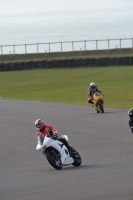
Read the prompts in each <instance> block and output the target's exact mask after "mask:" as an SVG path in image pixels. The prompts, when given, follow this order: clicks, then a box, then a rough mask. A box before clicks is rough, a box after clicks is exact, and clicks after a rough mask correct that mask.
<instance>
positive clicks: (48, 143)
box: [43, 137, 74, 165]
mask: <svg viewBox="0 0 133 200" xmlns="http://www.w3.org/2000/svg"><path fill="white" fill-rule="evenodd" d="M50 147H53V148H54V149H56V150H57V151H58V152H59V153H60V157H61V162H62V165H68V164H72V163H73V162H74V160H73V158H71V157H70V155H69V152H68V149H67V148H66V146H65V145H64V144H63V143H62V142H60V141H59V140H53V139H51V138H49V137H45V139H44V141H43V148H45V150H46V149H47V148H50Z"/></svg>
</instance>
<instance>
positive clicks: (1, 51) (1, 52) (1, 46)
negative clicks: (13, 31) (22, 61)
mask: <svg viewBox="0 0 133 200" xmlns="http://www.w3.org/2000/svg"><path fill="white" fill-rule="evenodd" d="M2 54H3V52H2V45H1V55H2Z"/></svg>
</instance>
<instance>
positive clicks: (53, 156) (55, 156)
mask: <svg viewBox="0 0 133 200" xmlns="http://www.w3.org/2000/svg"><path fill="white" fill-rule="evenodd" d="M46 158H47V160H48V162H49V163H50V164H51V165H52V167H54V168H55V169H57V170H60V169H62V163H61V160H60V155H59V153H58V152H57V151H56V150H55V149H53V148H51V149H49V150H47V152H46Z"/></svg>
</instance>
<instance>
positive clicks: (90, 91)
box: [88, 82, 102, 104]
mask: <svg viewBox="0 0 133 200" xmlns="http://www.w3.org/2000/svg"><path fill="white" fill-rule="evenodd" d="M96 91H98V92H100V93H101V94H102V91H101V90H100V89H99V88H98V87H97V86H96V84H95V83H94V82H91V83H90V87H89V88H88V103H91V104H93V102H92V97H93V94H94V93H95V92H96Z"/></svg>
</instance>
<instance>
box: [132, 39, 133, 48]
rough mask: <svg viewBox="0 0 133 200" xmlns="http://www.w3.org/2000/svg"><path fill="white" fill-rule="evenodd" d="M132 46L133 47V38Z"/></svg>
mask: <svg viewBox="0 0 133 200" xmlns="http://www.w3.org/2000/svg"><path fill="white" fill-rule="evenodd" d="M132 48H133V38H132Z"/></svg>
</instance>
